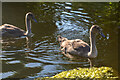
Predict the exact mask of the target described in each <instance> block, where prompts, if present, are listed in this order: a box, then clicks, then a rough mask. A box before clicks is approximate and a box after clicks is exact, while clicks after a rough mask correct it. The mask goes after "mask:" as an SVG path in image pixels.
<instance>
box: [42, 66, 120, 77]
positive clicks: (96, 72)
mask: <svg viewBox="0 0 120 80" xmlns="http://www.w3.org/2000/svg"><path fill="white" fill-rule="evenodd" d="M45 78H72V79H73V78H83V79H94V78H118V77H116V76H114V75H113V69H112V68H111V67H100V68H96V67H92V68H77V69H73V70H69V71H63V72H61V73H59V74H56V75H55V76H52V77H45ZM45 78H44V79H45Z"/></svg>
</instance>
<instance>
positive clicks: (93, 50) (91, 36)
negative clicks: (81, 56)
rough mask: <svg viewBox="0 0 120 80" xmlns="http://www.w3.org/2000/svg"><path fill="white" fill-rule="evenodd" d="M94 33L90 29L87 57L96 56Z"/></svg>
mask: <svg viewBox="0 0 120 80" xmlns="http://www.w3.org/2000/svg"><path fill="white" fill-rule="evenodd" d="M95 38H96V35H95V34H93V33H92V31H90V52H89V53H88V57H90V58H95V57H96V56H97V48H96V41H95Z"/></svg>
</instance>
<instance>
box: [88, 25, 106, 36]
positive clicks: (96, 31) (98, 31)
mask: <svg viewBox="0 0 120 80" xmlns="http://www.w3.org/2000/svg"><path fill="white" fill-rule="evenodd" d="M90 31H91V32H92V33H93V34H97V33H99V34H100V35H101V36H102V37H105V35H104V34H103V32H102V29H101V28H100V27H99V26H98V25H93V26H92V27H91V29H90Z"/></svg>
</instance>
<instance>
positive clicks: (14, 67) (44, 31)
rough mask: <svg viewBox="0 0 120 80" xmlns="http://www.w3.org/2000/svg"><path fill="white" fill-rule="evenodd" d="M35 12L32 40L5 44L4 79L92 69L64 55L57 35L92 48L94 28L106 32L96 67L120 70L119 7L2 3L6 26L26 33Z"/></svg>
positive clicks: (99, 45) (99, 41) (99, 40)
mask: <svg viewBox="0 0 120 80" xmlns="http://www.w3.org/2000/svg"><path fill="white" fill-rule="evenodd" d="M27 12H32V13H33V14H34V15H35V18H36V20H37V23H35V22H34V21H32V33H33V34H34V35H33V37H32V38H30V39H27V38H25V37H21V38H14V39H10V38H7V39H3V40H2V55H1V56H0V58H1V59H2V78H3V79H5V78H21V79H25V78H37V77H47V76H48V77H50V76H53V75H55V74H57V73H59V72H62V71H65V70H70V69H74V68H77V67H89V66H90V65H89V62H88V61H87V59H80V60H71V59H69V58H67V57H65V56H64V55H63V54H61V51H60V49H59V43H58V42H57V35H61V36H63V37H67V38H68V39H82V40H84V41H85V42H87V43H88V44H89V42H90V41H89V29H90V27H91V26H92V25H93V24H97V25H99V26H100V27H101V28H102V29H103V33H104V34H105V36H106V38H103V37H101V36H100V35H98V36H97V37H96V46H97V50H98V56H97V57H96V58H95V59H94V60H93V65H94V66H95V67H101V66H108V67H112V68H113V69H114V70H115V71H117V69H118V24H119V23H118V20H119V18H118V3H90V2H89V3H81V2H34V3H33V2H30V3H27V2H26V3H25V2H22V3H16V2H13V3H12V2H9V3H7V2H5V3H2V23H3V24H4V23H7V24H12V25H15V26H17V27H19V28H22V29H24V30H25V20H24V18H25V14H26V13H27Z"/></svg>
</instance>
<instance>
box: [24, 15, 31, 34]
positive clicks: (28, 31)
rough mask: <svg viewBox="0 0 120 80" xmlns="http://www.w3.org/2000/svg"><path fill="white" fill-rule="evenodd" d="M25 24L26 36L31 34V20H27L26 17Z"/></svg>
mask: <svg viewBox="0 0 120 80" xmlns="http://www.w3.org/2000/svg"><path fill="white" fill-rule="evenodd" d="M25 23H26V35H30V34H31V20H30V19H29V18H28V15H27V16H26V18H25Z"/></svg>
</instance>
